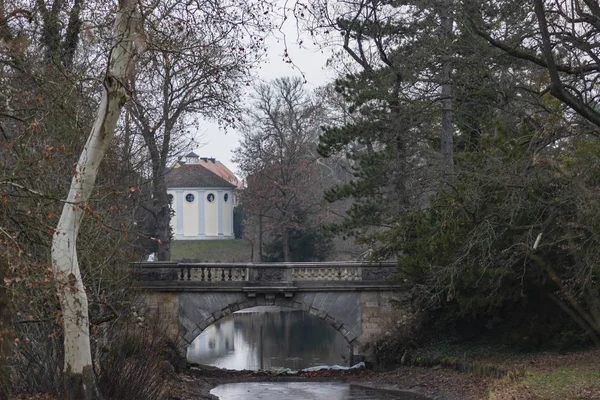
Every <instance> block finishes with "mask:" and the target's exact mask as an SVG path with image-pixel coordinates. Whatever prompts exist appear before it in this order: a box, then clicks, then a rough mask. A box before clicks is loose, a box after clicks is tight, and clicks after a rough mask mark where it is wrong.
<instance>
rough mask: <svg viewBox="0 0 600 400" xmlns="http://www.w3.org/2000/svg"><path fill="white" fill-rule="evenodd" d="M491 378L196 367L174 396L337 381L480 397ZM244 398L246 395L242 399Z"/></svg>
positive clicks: (425, 371) (183, 398)
mask: <svg viewBox="0 0 600 400" xmlns="http://www.w3.org/2000/svg"><path fill="white" fill-rule="evenodd" d="M490 379H491V378H486V377H477V376H473V375H470V374H468V375H467V374H461V373H459V372H456V371H448V370H443V369H441V368H436V367H434V368H412V367H400V368H396V369H391V370H387V371H374V370H371V369H357V370H350V371H318V372H304V373H302V372H301V373H298V374H297V375H291V376H290V375H283V376H282V375H269V374H267V373H266V372H253V371H227V370H218V369H199V370H196V369H193V370H188V371H187V372H185V373H183V374H180V375H179V376H178V378H177V380H178V382H177V384H176V385H175V389H174V391H173V393H172V395H171V397H170V398H171V399H172V400H195V399H218V398H217V397H216V396H213V395H212V394H210V391H211V390H212V389H213V388H214V387H216V386H218V385H221V384H225V383H240V382H336V383H348V384H353V385H359V386H364V387H369V388H375V389H384V390H396V391H403V392H411V393H415V394H419V395H423V396H427V397H429V398H431V399H447V400H454V399H456V400H458V399H465V398H478V397H480V396H481V395H482V394H483V391H485V389H486V388H487V386H488V383H489V380H490ZM241 400H243V399H241Z"/></svg>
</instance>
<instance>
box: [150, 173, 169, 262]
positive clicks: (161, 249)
mask: <svg viewBox="0 0 600 400" xmlns="http://www.w3.org/2000/svg"><path fill="white" fill-rule="evenodd" d="M153 195H154V196H153V201H154V209H155V213H156V214H155V215H156V217H155V218H156V231H155V232H154V235H155V237H156V239H157V240H158V247H157V248H158V250H157V259H158V261H171V214H170V211H169V209H170V207H169V196H168V194H167V184H166V182H165V174H164V171H162V170H161V171H159V172H158V173H157V174H156V176H155V177H154V193H153Z"/></svg>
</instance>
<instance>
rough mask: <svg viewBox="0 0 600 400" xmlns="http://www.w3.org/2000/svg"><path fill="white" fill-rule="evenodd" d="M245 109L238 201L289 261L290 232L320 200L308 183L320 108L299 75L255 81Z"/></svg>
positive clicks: (238, 157)
mask: <svg viewBox="0 0 600 400" xmlns="http://www.w3.org/2000/svg"><path fill="white" fill-rule="evenodd" d="M247 114H248V117H247V119H246V120H245V121H244V125H243V127H242V140H241V143H240V144H241V147H239V148H238V149H237V150H236V161H237V162H238V163H239V165H240V169H241V170H242V173H243V174H244V176H245V179H246V184H247V188H246V189H245V191H244V194H243V199H242V201H243V203H244V205H245V207H246V213H247V214H250V215H253V216H256V217H257V218H258V219H259V223H260V224H262V223H263V222H266V223H267V224H268V225H269V226H270V227H271V228H272V232H273V233H274V234H275V235H277V236H280V237H281V242H282V253H283V257H284V259H285V261H292V260H291V256H290V232H291V231H292V230H294V229H297V228H299V227H300V226H301V225H302V223H303V222H304V221H306V219H307V214H309V213H310V212H311V209H314V206H315V203H316V202H318V198H316V197H317V196H315V194H316V193H315V190H314V187H313V188H311V185H314V182H315V180H314V176H313V175H314V173H315V170H316V168H317V164H316V160H317V159H318V155H317V154H316V151H315V147H316V139H317V135H318V130H319V126H320V123H321V121H322V120H323V114H322V108H321V107H320V106H319V104H318V102H317V101H316V99H315V98H313V97H311V96H310V95H309V93H307V92H306V91H305V90H304V87H303V82H302V80H301V79H299V78H281V79H276V80H275V81H273V82H272V83H271V84H270V85H260V86H259V87H258V89H257V91H256V95H255V102H254V104H253V107H252V108H251V109H250V110H249V111H248V113H247ZM314 211H316V210H314ZM261 237H262V232H259V238H261ZM259 241H262V239H259ZM259 247H261V246H259ZM259 251H260V249H259Z"/></svg>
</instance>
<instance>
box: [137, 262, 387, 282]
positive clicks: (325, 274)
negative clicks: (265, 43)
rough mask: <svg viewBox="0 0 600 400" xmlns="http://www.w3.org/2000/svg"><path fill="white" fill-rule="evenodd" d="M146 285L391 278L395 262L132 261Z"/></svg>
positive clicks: (140, 279)
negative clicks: (160, 283) (161, 283)
mask: <svg viewBox="0 0 600 400" xmlns="http://www.w3.org/2000/svg"><path fill="white" fill-rule="evenodd" d="M132 266H133V267H134V269H135V271H136V274H137V276H138V280H139V281H141V282H142V284H143V285H144V286H148V285H149V286H153V285H152V283H153V282H154V283H159V282H180V283H182V284H184V283H193V284H194V285H195V286H204V285H206V286H214V285H227V284H242V285H244V284H263V283H264V284H287V285H294V284H302V283H306V284H310V283H319V282H321V283H323V282H329V283H338V284H344V282H346V283H347V284H350V285H351V284H352V283H361V282H372V283H374V282H388V281H389V278H390V277H391V276H392V275H393V274H394V273H395V271H396V263H393V262H387V263H363V262H315V263H256V264H254V263H177V262H144V263H134V264H132Z"/></svg>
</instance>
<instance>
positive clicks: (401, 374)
mask: <svg viewBox="0 0 600 400" xmlns="http://www.w3.org/2000/svg"><path fill="white" fill-rule="evenodd" d="M478 361H480V362H483V361H481V360H478ZM493 363H494V365H495V366H497V367H499V368H503V369H506V370H507V371H509V373H508V374H507V376H504V377H501V378H498V377H492V376H486V375H483V374H480V373H477V372H469V373H465V372H459V371H456V370H453V369H447V368H443V367H441V366H439V365H438V366H433V367H430V368H422V367H398V368H392V369H389V370H385V371H375V370H372V369H360V370H350V371H318V372H306V373H300V374H298V375H293V376H270V375H268V374H266V373H264V372H251V371H224V370H218V369H211V368H208V369H204V370H199V371H188V372H187V373H184V374H180V375H178V377H177V382H176V383H175V385H174V389H173V392H172V393H171V397H170V398H171V400H196V399H216V397H214V396H212V395H211V394H210V390H211V389H212V388H214V387H215V386H218V385H220V384H224V383H231V382H298V381H300V382H315V381H322V382H345V383H350V384H357V385H362V386H366V387H372V388H378V389H389V390H401V391H410V392H414V393H418V394H423V395H426V396H428V397H430V398H432V399H446V400H459V399H473V400H488V399H494V400H509V399H510V400H530V399H548V400H562V399H590V400H595V399H600V350H589V351H583V352H573V353H567V354H557V353H539V354H526V355H517V354H513V355H510V356H507V358H506V359H505V360H501V361H498V360H494V361H493Z"/></svg>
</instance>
